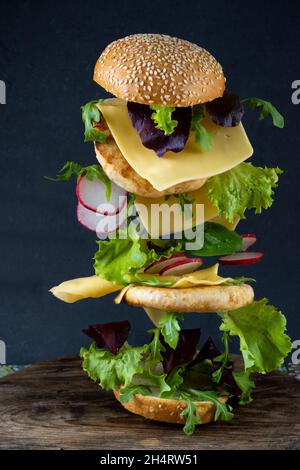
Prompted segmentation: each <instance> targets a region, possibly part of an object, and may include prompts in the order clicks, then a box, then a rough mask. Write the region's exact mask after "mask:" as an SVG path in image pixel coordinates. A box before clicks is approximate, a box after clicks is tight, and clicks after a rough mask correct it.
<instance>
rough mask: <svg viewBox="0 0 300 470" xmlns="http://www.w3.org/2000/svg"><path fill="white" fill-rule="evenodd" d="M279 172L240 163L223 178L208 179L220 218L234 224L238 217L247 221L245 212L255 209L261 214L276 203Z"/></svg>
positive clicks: (209, 194) (222, 176)
mask: <svg viewBox="0 0 300 470" xmlns="http://www.w3.org/2000/svg"><path fill="white" fill-rule="evenodd" d="M281 173H282V170H280V169H279V168H267V167H265V168H262V167H255V166H253V165H252V164H251V163H245V162H244V163H240V164H239V165H238V166H236V167H235V168H232V169H231V170H229V171H226V172H225V173H222V174H221V175H216V176H213V177H212V178H209V180H208V182H207V183H206V184H207V190H208V197H209V199H210V201H211V202H212V204H213V205H214V206H215V207H216V208H217V209H218V215H220V216H222V217H225V218H226V219H227V220H228V221H229V222H233V220H234V218H235V216H237V215H238V216H239V217H240V218H241V219H244V218H245V211H246V209H255V214H260V213H261V212H262V209H268V208H269V207H270V206H271V205H272V203H273V195H274V188H276V187H277V182H278V175H279V174H281Z"/></svg>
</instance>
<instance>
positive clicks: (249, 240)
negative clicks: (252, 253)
mask: <svg viewBox="0 0 300 470" xmlns="http://www.w3.org/2000/svg"><path fill="white" fill-rule="evenodd" d="M241 237H242V238H243V240H242V250H243V251H247V250H248V248H250V246H252V245H254V243H256V235H254V234H253V233H246V234H244V235H241Z"/></svg>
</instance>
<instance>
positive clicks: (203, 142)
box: [191, 104, 213, 152]
mask: <svg viewBox="0 0 300 470" xmlns="http://www.w3.org/2000/svg"><path fill="white" fill-rule="evenodd" d="M203 119H204V111H203V108H202V106H201V105H200V104H197V105H196V106H194V107H193V117H192V123H191V129H192V131H195V139H196V142H197V144H198V146H199V147H200V148H201V150H203V152H208V150H210V149H211V147H212V144H213V142H212V137H211V135H210V133H209V132H208V131H207V130H206V128H205V127H204V126H203V125H202V124H201V123H202V121H203Z"/></svg>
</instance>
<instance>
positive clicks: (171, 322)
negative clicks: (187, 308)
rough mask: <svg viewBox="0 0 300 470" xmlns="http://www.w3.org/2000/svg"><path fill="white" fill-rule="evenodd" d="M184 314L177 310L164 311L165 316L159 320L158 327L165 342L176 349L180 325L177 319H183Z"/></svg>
mask: <svg viewBox="0 0 300 470" xmlns="http://www.w3.org/2000/svg"><path fill="white" fill-rule="evenodd" d="M183 319H184V316H183V314H181V313H177V312H166V314H165V316H164V317H163V318H162V319H161V320H160V322H159V327H160V329H161V334H162V335H163V337H164V340H165V342H166V343H167V344H168V345H169V346H170V347H171V348H172V349H176V346H177V343H178V339H179V331H180V329H181V328H180V326H179V323H178V320H179V321H180V320H183Z"/></svg>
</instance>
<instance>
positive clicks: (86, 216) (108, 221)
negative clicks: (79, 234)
mask: <svg viewBox="0 0 300 470" xmlns="http://www.w3.org/2000/svg"><path fill="white" fill-rule="evenodd" d="M77 219H78V222H80V223H81V225H83V226H84V227H85V228H87V229H89V230H92V231H93V232H96V233H97V235H98V237H99V238H106V236H107V235H108V234H109V233H110V232H114V231H115V230H116V229H117V228H120V227H121V226H122V225H123V223H124V221H125V220H126V210H125V209H122V210H121V212H120V213H118V214H114V215H103V214H99V213H98V212H94V211H91V210H90V209H87V208H86V207H84V206H83V205H82V204H81V203H80V202H78V205H77Z"/></svg>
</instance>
